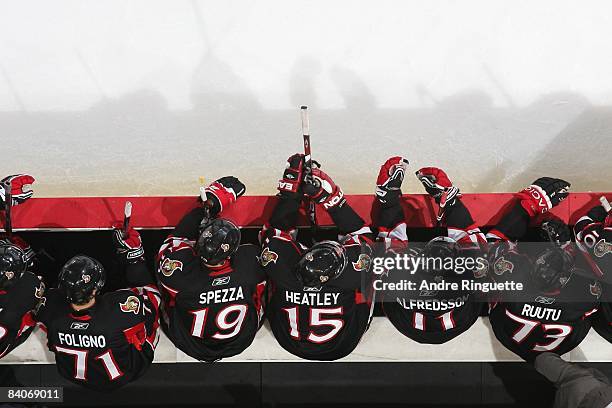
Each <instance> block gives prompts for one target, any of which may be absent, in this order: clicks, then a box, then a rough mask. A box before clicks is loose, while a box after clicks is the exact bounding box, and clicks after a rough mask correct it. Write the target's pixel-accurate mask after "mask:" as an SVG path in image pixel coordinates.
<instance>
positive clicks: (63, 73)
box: [0, 0, 612, 196]
mask: <svg viewBox="0 0 612 408" xmlns="http://www.w3.org/2000/svg"><path fill="white" fill-rule="evenodd" d="M1 3H2V13H0V38H2V41H0V55H1V56H2V57H1V58H0V140H1V141H2V153H3V154H2V157H3V158H2V160H0V176H1V175H4V174H11V173H15V172H29V173H31V174H33V175H34V176H36V177H37V179H38V183H37V184H36V186H35V191H36V194H37V195H38V196H65V195H79V196H91V195H106V196H109V195H129V194H139V195H156V194H162V195H174V194H176V195H182V194H193V195H196V194H197V191H198V190H197V189H198V177H199V176H204V177H205V178H206V180H208V181H210V180H213V179H215V178H218V177H220V176H223V175H227V174H234V175H236V176H238V177H240V178H241V179H243V180H244V181H245V183H246V185H247V194H274V193H275V186H276V181H277V179H278V177H279V175H280V172H281V171H282V168H283V165H284V160H285V159H286V157H288V156H289V155H290V154H292V153H294V152H295V151H299V150H301V149H302V144H301V137H300V125H299V112H298V106H300V105H302V104H306V105H309V106H310V108H311V111H312V112H311V133H312V146H313V157H314V158H315V159H317V160H319V161H321V163H323V166H324V168H325V169H326V170H328V171H329V173H330V174H331V175H332V176H334V177H335V178H336V180H337V182H338V183H339V184H340V185H341V186H342V187H343V188H344V190H345V192H346V193H349V194H350V193H370V192H372V190H373V188H372V185H373V182H374V180H375V177H376V172H377V169H378V166H379V165H380V164H381V163H382V162H383V161H384V160H385V159H386V158H387V157H388V156H390V155H397V154H401V155H405V156H406V157H408V158H409V159H410V161H411V167H412V169H413V170H416V169H418V168H419V167H421V166H426V165H437V166H439V167H443V168H445V169H446V170H447V171H448V173H449V175H450V176H451V178H452V179H453V180H454V181H455V183H456V184H457V185H458V186H460V187H461V189H462V190H463V191H466V192H487V191H513V190H516V189H517V188H519V187H521V186H523V185H525V184H526V183H529V182H530V181H532V180H533V179H534V177H536V176H541V175H556V176H560V177H565V178H567V179H568V180H569V181H571V182H572V183H573V188H574V190H575V191H579V190H592V191H595V190H610V189H611V185H610V178H609V177H607V176H606V175H607V174H610V170H612V169H611V167H610V164H609V163H610V161H609V154H610V152H611V151H612V136H611V135H612V82H611V81H610V80H609V76H610V75H609V73H610V72H612V53H610V52H606V50H608V49H609V39H610V38H612V21H611V19H612V2H609V1H607V0H591V1H589V2H588V6H586V5H585V4H582V3H579V2H576V1H573V0H540V1H537V2H534V1H528V0H517V1H512V2H504V1H490V0H464V1H460V2H459V1H455V0H431V1H422V0H402V1H399V0H381V1H371V0H350V1H349V0H338V1H333V2H330V1H326V0H313V1H308V2H300V1H287V0H268V1H265V2H263V1H260V2H258V1H254V0H228V1H204V0H193V1H192V0H175V1H167V0H132V1H125V0H106V1H102V2H84V1H79V0H54V1H51V2H50V1H46V0H24V1H9V0H3V1H1ZM404 190H405V191H406V192H414V191H418V192H421V191H422V188H421V186H420V185H419V184H418V183H417V181H416V179H414V178H413V177H409V179H408V180H406V182H405V186H404Z"/></svg>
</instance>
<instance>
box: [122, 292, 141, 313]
mask: <svg viewBox="0 0 612 408" xmlns="http://www.w3.org/2000/svg"><path fill="white" fill-rule="evenodd" d="M119 309H121V311H122V312H125V313H130V312H132V313H134V314H138V311H139V310H140V299H138V298H137V297H136V296H128V298H127V299H126V300H125V303H119Z"/></svg>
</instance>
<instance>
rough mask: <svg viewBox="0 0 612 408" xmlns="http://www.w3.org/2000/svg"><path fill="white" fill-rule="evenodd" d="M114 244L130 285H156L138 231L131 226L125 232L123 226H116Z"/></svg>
mask: <svg viewBox="0 0 612 408" xmlns="http://www.w3.org/2000/svg"><path fill="white" fill-rule="evenodd" d="M113 245H114V246H115V252H116V254H117V257H118V258H119V260H120V264H121V266H122V267H124V268H125V278H126V281H127V284H128V286H130V287H138V286H155V280H154V279H153V276H152V275H151V273H150V272H149V269H148V268H147V264H146V262H145V255H144V249H143V247H142V239H141V238H140V234H139V233H138V231H136V230H135V229H134V228H129V229H128V230H127V232H126V233H124V232H123V230H122V229H121V228H114V229H113Z"/></svg>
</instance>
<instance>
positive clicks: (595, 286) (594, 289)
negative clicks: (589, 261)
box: [589, 282, 601, 299]
mask: <svg viewBox="0 0 612 408" xmlns="http://www.w3.org/2000/svg"><path fill="white" fill-rule="evenodd" d="M589 289H590V290H591V295H593V296H595V297H596V298H597V299H599V297H600V296H601V285H600V284H599V282H595V283H591V284H590V285H589Z"/></svg>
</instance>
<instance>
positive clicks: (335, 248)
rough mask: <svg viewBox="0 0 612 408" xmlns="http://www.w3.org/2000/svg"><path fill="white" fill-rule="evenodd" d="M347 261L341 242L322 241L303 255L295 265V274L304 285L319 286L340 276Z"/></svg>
mask: <svg viewBox="0 0 612 408" xmlns="http://www.w3.org/2000/svg"><path fill="white" fill-rule="evenodd" d="M347 262H348V261H347V258H346V252H345V250H344V247H343V246H342V245H341V244H339V243H338V242H335V241H321V242H318V243H316V244H315V245H313V246H312V248H310V249H309V250H308V251H306V252H305V253H304V254H303V255H302V258H301V259H300V260H299V261H298V263H297V265H296V266H295V275H296V277H297V278H298V280H299V281H300V282H301V283H302V284H303V285H304V286H307V287H315V288H319V287H321V286H322V285H323V284H325V283H327V282H329V281H330V280H333V279H336V278H337V277H338V276H340V275H341V274H342V272H343V271H344V268H345V267H346V265H347Z"/></svg>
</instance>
